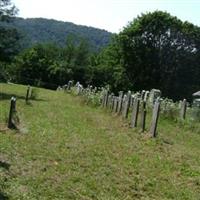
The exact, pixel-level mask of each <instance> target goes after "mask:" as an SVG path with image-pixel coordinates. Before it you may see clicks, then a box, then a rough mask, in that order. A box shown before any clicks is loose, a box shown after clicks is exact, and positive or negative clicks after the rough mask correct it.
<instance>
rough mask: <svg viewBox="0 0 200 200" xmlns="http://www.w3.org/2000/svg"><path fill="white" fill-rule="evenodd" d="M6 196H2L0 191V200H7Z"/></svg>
mask: <svg viewBox="0 0 200 200" xmlns="http://www.w3.org/2000/svg"><path fill="white" fill-rule="evenodd" d="M8 199H9V198H8V196H6V195H5V194H3V193H2V192H1V191H0V200H8Z"/></svg>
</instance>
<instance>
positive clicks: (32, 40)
mask: <svg viewBox="0 0 200 200" xmlns="http://www.w3.org/2000/svg"><path fill="white" fill-rule="evenodd" d="M9 26H13V27H15V28H17V29H18V30H19V32H20V33H21V36H22V41H21V44H22V46H23V47H24V48H25V47H30V46H31V45H33V44H36V43H49V42H51V43H56V44H58V45H60V46H63V45H65V42H66V38H67V36H68V35H74V36H75V37H76V38H77V40H79V39H80V38H83V39H86V40H87V41H88V43H89V45H90V47H91V49H92V50H95V51H97V50H99V49H101V48H103V47H105V46H107V45H108V43H109V42H110V40H111V37H112V34H111V33H109V32H107V31H105V30H101V29H97V28H93V27H87V26H81V25H76V24H73V23H70V22H62V21H56V20H52V19H44V18H30V19H23V18H15V19H14V21H13V22H12V23H11V24H10V25H9Z"/></svg>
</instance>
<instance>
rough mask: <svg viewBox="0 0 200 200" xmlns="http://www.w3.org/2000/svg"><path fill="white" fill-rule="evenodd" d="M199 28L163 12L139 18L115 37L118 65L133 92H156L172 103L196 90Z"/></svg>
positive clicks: (197, 83)
mask: <svg viewBox="0 0 200 200" xmlns="http://www.w3.org/2000/svg"><path fill="white" fill-rule="evenodd" d="M199 44H200V28H199V27H197V26H194V25H192V24H191V23H188V22H182V21H180V20H179V19H177V18H176V17H173V16H171V15H170V14H168V13H166V12H161V11H156V12H153V13H147V14H143V15H141V16H139V17H137V18H136V19H135V20H133V21H132V22H130V23H129V25H128V26H127V27H125V28H124V30H123V31H122V32H121V33H119V35H118V51H119V52H120V54H121V63H122V66H123V67H124V69H125V71H126V74H127V76H128V78H129V80H130V81H131V82H132V84H133V87H134V89H135V90H142V89H151V88H159V89H161V90H162V92H163V94H164V96H168V97H171V98H173V99H180V98H183V97H185V98H187V97H191V94H192V92H194V91H195V89H196V88H197V87H199V79H198V78H197V77H196V74H197V72H198V74H199V61H198V60H197V58H198V57H199V53H200V51H199V50H200V45H199Z"/></svg>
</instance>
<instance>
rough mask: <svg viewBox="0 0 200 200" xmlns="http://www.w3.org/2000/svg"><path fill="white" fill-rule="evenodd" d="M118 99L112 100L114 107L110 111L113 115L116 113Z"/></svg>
mask: <svg viewBox="0 0 200 200" xmlns="http://www.w3.org/2000/svg"><path fill="white" fill-rule="evenodd" d="M118 98H119V97H115V98H114V106H113V110H112V111H113V112H114V113H115V112H117V106H118Z"/></svg>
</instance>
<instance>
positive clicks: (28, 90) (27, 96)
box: [26, 86, 30, 103]
mask: <svg viewBox="0 0 200 200" xmlns="http://www.w3.org/2000/svg"><path fill="white" fill-rule="evenodd" d="M29 92H30V86H28V88H27V91H26V103H28V100H29Z"/></svg>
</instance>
